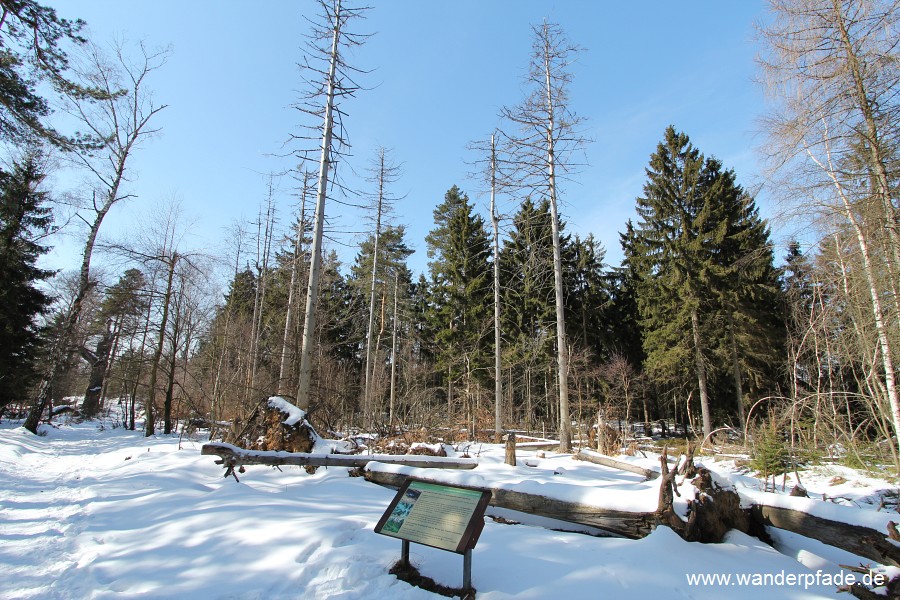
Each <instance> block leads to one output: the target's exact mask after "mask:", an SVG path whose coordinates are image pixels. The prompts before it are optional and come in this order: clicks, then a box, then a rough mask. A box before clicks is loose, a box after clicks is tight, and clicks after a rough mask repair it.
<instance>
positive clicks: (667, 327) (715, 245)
mask: <svg viewBox="0 0 900 600" xmlns="http://www.w3.org/2000/svg"><path fill="white" fill-rule="evenodd" d="M637 210H638V215H639V216H640V218H641V221H640V223H639V224H638V226H637V228H636V229H635V230H634V235H633V237H632V238H631V239H629V240H628V243H629V244H630V246H631V248H630V251H628V250H626V258H627V261H626V262H627V264H628V265H629V266H630V267H631V268H634V269H635V271H636V273H637V278H638V283H637V304H638V309H639V312H640V318H641V321H640V324H641V328H642V331H643V347H644V351H645V353H646V360H645V363H644V364H645V368H646V369H647V370H648V371H649V372H651V373H652V374H653V375H655V376H656V377H657V378H658V379H662V380H667V381H669V382H670V383H672V384H675V385H680V386H684V385H687V384H688V381H689V380H690V378H691V377H693V378H694V380H695V381H696V385H697V388H698V389H699V395H700V406H701V411H702V416H703V431H704V434H705V435H709V434H710V433H711V431H712V418H713V415H712V410H713V408H718V409H720V410H721V411H724V412H734V411H736V412H737V414H738V416H739V418H742V415H743V403H742V395H743V394H742V386H743V384H742V382H743V380H744V378H747V379H748V381H750V382H751V384H752V385H753V386H754V389H757V390H758V389H761V388H763V387H765V386H766V385H770V384H771V383H772V376H773V375H772V373H773V370H774V365H775V362H776V355H777V352H778V351H779V349H780V348H781V340H782V338H783V336H782V334H781V333H779V332H780V331H783V328H782V327H781V325H780V323H778V322H777V319H776V315H778V314H779V310H778V309H779V306H780V295H779V290H778V285H777V280H778V278H777V271H776V270H775V268H774V267H773V264H772V251H771V244H770V242H769V239H768V236H769V234H768V229H767V227H766V225H765V223H764V222H763V221H762V220H761V219H760V218H759V216H758V212H757V210H756V207H755V204H754V202H753V200H752V198H750V197H749V196H748V195H747V194H746V193H745V192H744V191H743V189H742V188H741V187H740V186H738V185H737V184H736V182H735V175H734V172H733V171H730V170H727V171H726V170H723V169H722V164H721V163H720V162H719V161H718V160H716V159H714V158H705V157H704V156H703V155H702V154H700V152H699V150H697V149H696V148H695V147H694V146H693V145H692V144H691V142H690V140H689V138H688V137H687V135H685V134H684V133H679V132H676V131H675V129H674V128H673V127H669V128H668V129H667V130H666V132H665V139H664V140H663V142H661V143H660V144H659V145H658V146H657V151H656V152H655V153H654V154H653V155H652V156H651V159H650V166H649V167H648V169H647V183H646V184H645V185H644V196H643V197H641V198H638V209H637ZM728 380H730V382H731V384H730V385H731V392H733V393H734V394H735V398H736V402H735V403H732V404H731V407H733V408H729V407H728V403H726V402H725V396H726V394H727V393H728V392H727V391H726V390H727V388H728V386H727V385H726V384H725V383H724V382H725V381H728ZM714 403H715V406H713V404H714Z"/></svg>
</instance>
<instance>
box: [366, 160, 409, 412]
mask: <svg viewBox="0 0 900 600" xmlns="http://www.w3.org/2000/svg"><path fill="white" fill-rule="evenodd" d="M399 177H400V166H399V165H397V164H395V163H394V162H393V161H392V160H391V157H390V151H389V150H388V149H387V148H384V147H383V146H381V147H379V148H378V149H377V150H376V151H375V157H374V159H373V161H372V164H371V165H370V167H369V181H370V182H371V183H374V184H375V187H376V188H377V191H376V192H375V193H374V194H373V195H372V197H371V201H372V210H373V212H374V213H375V214H374V221H375V230H374V232H373V233H374V248H373V252H372V278H371V280H370V286H369V324H368V327H367V328H366V374H365V387H364V391H363V393H364V394H365V395H364V396H363V416H364V418H365V419H366V420H367V421H368V420H370V419H372V416H373V402H372V393H373V390H372V387H373V382H374V379H375V371H374V365H373V354H374V353H375V352H377V348H376V340H373V339H372V336H373V334H374V330H375V288H376V286H377V284H378V265H379V263H378V259H379V255H378V249H379V248H378V243H379V241H380V239H381V225H382V220H383V219H384V217H385V216H386V214H387V213H389V212H390V211H391V209H392V207H393V203H394V202H395V201H396V200H398V199H399V198H397V197H395V196H392V195H391V194H390V192H389V191H388V188H389V187H390V185H391V184H393V183H395V182H396V181H397V179H399ZM395 300H396V298H395ZM383 326H384V324H383V323H382V327H383Z"/></svg>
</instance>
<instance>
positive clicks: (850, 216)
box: [760, 0, 900, 469]
mask: <svg viewBox="0 0 900 600" xmlns="http://www.w3.org/2000/svg"><path fill="white" fill-rule="evenodd" d="M771 9H772V12H773V19H772V20H771V22H770V23H769V24H768V25H766V26H765V27H764V28H762V29H761V34H762V37H763V40H764V42H765V51H764V54H763V56H762V57H761V59H760V63H761V67H762V72H763V75H764V78H765V83H766V84H767V89H768V90H769V92H770V93H771V95H772V96H773V98H774V99H775V101H776V103H777V105H776V108H775V110H774V111H773V112H772V114H771V115H770V117H769V118H768V119H767V120H766V123H765V125H766V128H767V131H768V134H769V140H770V146H769V147H770V148H771V152H772V158H773V160H774V165H775V166H776V167H777V168H779V169H781V170H782V172H786V173H789V174H790V175H789V176H790V178H791V180H792V181H793V183H794V185H793V186H792V188H791V190H792V192H793V193H795V194H796V195H797V196H799V197H800V198H802V199H804V200H803V202H804V205H805V206H806V207H808V208H809V209H811V210H812V211H815V212H819V213H824V215H825V216H826V218H827V221H826V223H835V221H834V217H836V216H837V217H839V218H840V219H839V220H840V221H843V222H844V223H846V224H848V225H849V226H850V228H851V230H852V231H853V234H854V237H855V240H856V245H857V249H858V251H859V254H860V256H861V266H862V269H863V272H864V273H865V280H866V286H867V287H868V303H869V310H870V314H871V318H872V319H873V321H874V328H875V331H876V334H877V347H878V349H877V353H880V356H881V364H882V377H883V388H884V395H885V396H886V398H887V401H888V405H889V412H890V415H891V421H892V423H893V427H894V434H895V437H896V438H897V439H898V440H900V395H898V384H897V381H896V373H897V371H896V360H897V359H896V352H897V347H896V339H897V338H896V332H897V330H898V328H900V296H898V292H900V290H898V279H900V216H898V207H897V198H896V189H897V188H896V181H897V172H896V165H897V154H896V153H897V147H898V146H897V145H898V143H900V52H898V39H900V37H898V25H900V4H898V3H897V2H896V1H895V0H886V1H881V0H866V1H857V2H848V1H843V0H829V1H827V2H817V1H815V0H772V1H771ZM808 199H818V200H817V203H816V204H813V203H812V202H810V201H809V200H808ZM827 226H828V225H826V227H827ZM882 266H883V268H884V271H885V272H886V275H887V276H886V277H885V276H882V274H881V273H880V271H881V270H882ZM873 350H874V349H869V350H868V352H873ZM895 444H896V443H895ZM897 448H898V447H897V446H896V445H895V452H894V455H895V460H896V461H897V468H898V469H900V460H898V459H897V458H896V457H897V456H898V455H900V452H897V451H896V450H897Z"/></svg>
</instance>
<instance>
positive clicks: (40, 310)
mask: <svg viewBox="0 0 900 600" xmlns="http://www.w3.org/2000/svg"><path fill="white" fill-rule="evenodd" d="M44 177H45V174H44V173H43V170H42V166H41V163H40V160H39V158H38V157H37V156H36V155H34V154H29V155H26V156H25V157H24V158H22V159H21V160H20V161H19V162H17V163H15V164H14V165H13V166H12V169H10V170H9V171H6V170H2V169H0V409H2V408H3V407H4V406H6V405H7V404H9V403H10V402H12V401H14V400H23V399H25V398H26V394H27V393H28V387H29V385H31V384H32V383H33V382H34V380H35V377H36V375H37V373H36V360H37V358H38V355H39V353H40V349H41V341H42V336H43V333H44V331H43V328H42V325H41V323H40V318H41V316H42V315H44V314H45V313H46V312H47V309H48V307H49V305H50V302H51V298H50V297H49V296H48V295H47V293H46V292H44V291H43V290H41V289H40V287H38V286H39V284H40V282H41V281H44V280H46V279H48V278H49V277H50V276H51V275H52V274H53V273H52V272H51V271H47V270H44V269H40V268H38V267H37V261H38V258H39V257H40V256H41V255H42V254H44V253H45V252H46V251H47V248H46V247H45V246H43V245H42V244H41V243H40V239H41V237H42V235H44V234H46V233H47V232H48V231H49V230H50V227H51V221H52V217H51V214H50V208H48V207H47V206H45V202H46V201H47V192H43V191H39V186H40V185H41V182H42V181H43V180H44Z"/></svg>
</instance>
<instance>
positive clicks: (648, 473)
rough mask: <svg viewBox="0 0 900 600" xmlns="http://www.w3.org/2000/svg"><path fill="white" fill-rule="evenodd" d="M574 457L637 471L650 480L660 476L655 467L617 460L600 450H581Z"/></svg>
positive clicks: (632, 471)
mask: <svg viewBox="0 0 900 600" xmlns="http://www.w3.org/2000/svg"><path fill="white" fill-rule="evenodd" d="M574 458H575V459H576V460H585V461H588V462H592V463H594V464H598V465H603V466H604V467H610V468H613V469H619V470H622V471H628V472H629V473H636V474H638V475H641V476H642V477H644V478H646V479H647V480H648V481H649V480H651V479H656V478H657V477H659V471H654V470H653V469H645V468H644V467H639V466H638V465H635V464H632V463H628V462H625V461H622V460H616V459H615V458H612V457H611V456H606V455H605V454H600V453H599V452H594V451H592V450H579V451H578V453H577V454H575V457H574Z"/></svg>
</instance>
